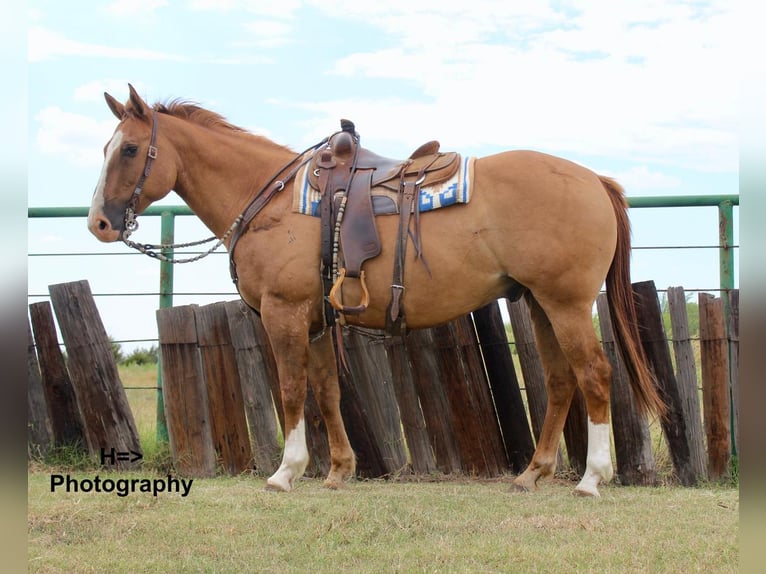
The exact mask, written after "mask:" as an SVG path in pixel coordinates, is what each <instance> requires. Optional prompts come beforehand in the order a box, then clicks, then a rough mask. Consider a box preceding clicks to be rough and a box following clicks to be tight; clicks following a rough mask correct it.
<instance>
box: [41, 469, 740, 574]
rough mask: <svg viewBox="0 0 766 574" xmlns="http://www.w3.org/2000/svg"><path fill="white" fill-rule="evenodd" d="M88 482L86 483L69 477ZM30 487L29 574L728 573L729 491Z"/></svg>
mask: <svg viewBox="0 0 766 574" xmlns="http://www.w3.org/2000/svg"><path fill="white" fill-rule="evenodd" d="M77 476H80V477H88V476H92V474H87V473H85V474H83V473H78V474H77ZM49 483H50V477H49V474H47V473H44V472H34V473H32V474H31V475H30V478H29V547H28V555H29V571H30V572H116V573H119V572H130V573H133V572H259V571H266V570H268V571H277V572H306V571H309V572H330V571H333V572H336V571H340V572H351V571H353V572H376V573H377V572H592V571H599V572H735V571H736V570H737V562H738V506H739V504H738V494H737V491H736V490H735V489H731V488H720V487H710V488H695V489H682V488H627V487H617V486H607V487H604V488H603V489H602V498H601V499H583V498H578V497H574V496H572V494H571V492H572V486H573V485H572V484H570V483H567V482H564V481H549V482H547V483H546V484H545V486H544V490H542V491H541V492H540V493H538V494H536V495H522V494H510V493H509V487H508V484H507V481H506V480H495V481H485V482H481V481H467V480H456V481H443V482H428V483H416V482H408V483H394V482H383V481H364V482H356V483H353V484H352V485H351V486H350V488H348V489H346V490H344V491H340V492H334V491H328V490H326V489H324V488H322V487H321V483H320V482H319V481H316V480H306V481H302V482H301V483H300V484H299V485H298V488H297V489H296V490H295V491H294V492H292V493H290V494H287V495H284V494H275V493H270V492H265V491H264V490H263V486H264V482H263V480H261V479H256V478H252V477H246V476H241V477H233V478H230V477H228V478H216V479H207V480H201V479H197V480H195V481H194V485H193V487H192V491H191V493H190V494H189V496H188V497H186V498H182V497H180V496H179V495H177V494H176V495H160V496H158V497H157V498H153V497H152V496H151V495H146V494H144V495H139V494H136V495H131V496H128V497H127V498H118V497H117V496H115V495H109V494H66V493H60V492H56V493H50V488H49Z"/></svg>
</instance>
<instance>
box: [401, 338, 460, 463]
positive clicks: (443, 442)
mask: <svg viewBox="0 0 766 574" xmlns="http://www.w3.org/2000/svg"><path fill="white" fill-rule="evenodd" d="M407 354H408V355H409V358H410V363H411V365H412V371H413V374H414V378H415V386H416V387H417V391H418V398H419V399H420V406H421V408H422V409H423V418H424V419H425V421H426V428H427V429H428V435H429V436H430V437H431V445H432V446H433V451H434V457H435V458H436V466H437V468H438V469H439V470H441V471H442V472H443V473H445V474H450V473H453V472H460V470H461V469H462V467H463V462H462V459H461V457H460V449H459V448H458V445H457V442H456V437H455V427H454V425H453V421H452V417H451V416H450V406H449V401H448V399H447V394H446V386H445V385H444V384H443V383H442V381H441V380H440V379H441V376H440V372H441V371H440V362H439V357H438V356H437V350H436V342H435V340H434V330H433V329H420V330H417V331H412V332H411V333H410V334H409V335H407Z"/></svg>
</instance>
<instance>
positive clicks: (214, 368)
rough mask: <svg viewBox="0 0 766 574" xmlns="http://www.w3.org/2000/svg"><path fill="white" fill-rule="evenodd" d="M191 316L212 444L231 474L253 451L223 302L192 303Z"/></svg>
mask: <svg viewBox="0 0 766 574" xmlns="http://www.w3.org/2000/svg"><path fill="white" fill-rule="evenodd" d="M194 319H195V321H196V323H197V344H198V346H199V350H200V355H201V357H202V369H203V371H204V373H205V386H206V387H207V398H208V407H209V408H210V419H211V425H210V430H211V432H212V435H213V444H215V446H216V450H217V451H218V455H219V457H220V459H221V463H222V464H223V466H224V468H225V469H226V470H227V471H228V472H229V473H231V474H238V473H240V472H242V471H244V470H246V469H248V468H250V466H251V461H252V451H251V449H250V437H249V434H248V431H247V421H246V420H245V410H244V406H243V403H244V401H243V400H242V386H241V384H240V381H239V371H238V370H237V358H236V356H235V354H234V348H233V347H232V344H231V332H230V331H229V322H228V318H227V316H226V304H225V303H223V302H219V303H212V304H210V305H204V306H202V307H195V309H194Z"/></svg>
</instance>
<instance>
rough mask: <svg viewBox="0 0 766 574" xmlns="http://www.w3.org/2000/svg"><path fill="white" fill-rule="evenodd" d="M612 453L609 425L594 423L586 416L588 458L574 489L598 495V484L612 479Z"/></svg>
mask: <svg viewBox="0 0 766 574" xmlns="http://www.w3.org/2000/svg"><path fill="white" fill-rule="evenodd" d="M612 475H613V472H612V454H611V451H610V450H609V425H608V424H606V423H603V424H595V423H593V422H591V420H590V417H588V458H587V462H586V469H585V474H584V475H583V477H582V480H581V481H580V484H578V485H577V488H575V490H576V491H577V492H580V493H582V494H590V495H592V496H600V495H599V492H598V484H599V482H601V481H602V480H603V481H604V482H609V481H610V480H612Z"/></svg>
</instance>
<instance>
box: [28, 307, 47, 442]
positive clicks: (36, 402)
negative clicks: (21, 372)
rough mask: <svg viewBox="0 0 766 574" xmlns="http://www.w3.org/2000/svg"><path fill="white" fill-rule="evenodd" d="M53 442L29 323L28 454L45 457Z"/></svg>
mask: <svg viewBox="0 0 766 574" xmlns="http://www.w3.org/2000/svg"><path fill="white" fill-rule="evenodd" d="M52 442H53V430H52V428H51V422H50V417H49V416H48V405H47V404H46V401H45V392H44V391H43V381H42V378H41V377H40V365H39V363H38V361H37V353H36V352H35V342H34V340H33V339H32V329H31V328H30V326H29V321H27V454H28V455H34V456H38V455H43V454H45V453H46V452H48V449H49V448H50V446H51V443H52Z"/></svg>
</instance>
